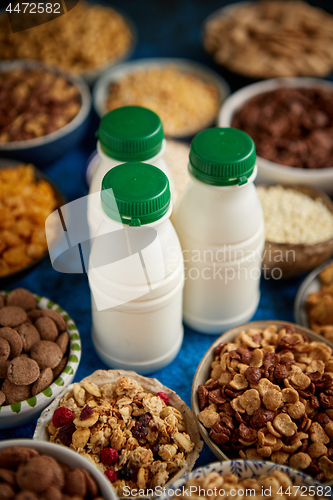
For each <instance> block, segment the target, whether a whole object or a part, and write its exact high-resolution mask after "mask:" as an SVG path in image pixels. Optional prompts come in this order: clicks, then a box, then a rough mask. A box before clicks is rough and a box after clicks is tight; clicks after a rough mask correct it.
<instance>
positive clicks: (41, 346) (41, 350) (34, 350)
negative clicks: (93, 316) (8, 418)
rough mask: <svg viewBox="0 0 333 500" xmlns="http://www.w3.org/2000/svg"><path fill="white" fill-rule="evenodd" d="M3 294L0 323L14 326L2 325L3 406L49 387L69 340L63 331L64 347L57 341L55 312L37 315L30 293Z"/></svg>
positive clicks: (0, 399)
mask: <svg viewBox="0 0 333 500" xmlns="http://www.w3.org/2000/svg"><path fill="white" fill-rule="evenodd" d="M1 297H2V298H3V307H1V308H0V325H1V324H10V325H12V326H13V327H10V326H4V327H2V328H0V378H1V379H4V380H3V381H2V386H0V388H1V391H0V393H1V394H0V406H2V405H4V404H7V405H11V404H14V403H18V402H20V401H23V400H25V399H27V398H30V397H31V396H36V395H37V394H39V393H40V392H41V391H44V390H45V389H46V388H47V387H49V386H50V385H51V384H52V382H53V380H54V379H56V378H57V377H58V376H59V375H60V374H61V373H62V371H63V370H64V368H65V366H66V364H67V359H68V357H67V356H66V353H67V350H68V343H69V336H68V333H67V332H66V331H64V332H62V333H61V336H62V342H61V348H60V346H59V345H58V344H57V343H56V342H55V340H58V338H59V337H58V328H57V325H56V323H55V322H54V321H53V320H52V319H51V317H52V316H53V315H50V316H51V317H49V316H48V315H39V314H36V312H42V311H41V310H38V309H34V308H35V307H36V305H37V300H36V298H35V296H34V295H33V294H31V292H29V291H28V290H25V289H23V288H20V289H16V290H14V291H12V292H10V293H9V294H8V296H7V297H5V296H3V295H1ZM8 301H9V303H10V304H21V305H22V306H24V307H25V309H27V310H28V309H30V311H28V314H29V318H28V316H27V312H26V310H25V309H23V308H21V307H19V306H17V305H7V302H8ZM32 313H33V314H32ZM53 317H54V318H55V319H56V320H57V324H59V325H60V329H62V327H63V324H62V321H60V318H61V319H62V320H63V318H62V317H61V315H59V314H58V313H56V315H55V316H53ZM33 323H35V324H33ZM36 326H37V327H38V328H39V331H38V329H37V328H36ZM65 326H66V323H65ZM39 332H40V333H39ZM65 335H66V337H67V338H65ZM41 336H42V337H43V338H53V339H54V341H51V340H41ZM23 500H24V499H23ZM43 500H45V499H43ZM46 500H47V499H46Z"/></svg>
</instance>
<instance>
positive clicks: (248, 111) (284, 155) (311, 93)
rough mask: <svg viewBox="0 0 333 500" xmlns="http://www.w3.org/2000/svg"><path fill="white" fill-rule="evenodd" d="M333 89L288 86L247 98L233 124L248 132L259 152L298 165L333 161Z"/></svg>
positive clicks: (323, 164)
mask: <svg viewBox="0 0 333 500" xmlns="http://www.w3.org/2000/svg"><path fill="white" fill-rule="evenodd" d="M332 103H333V90H332V88H321V87H315V86H314V87H302V88H297V87H285V86H283V84H281V86H280V87H279V88H277V89H276V90H273V91H271V92H263V93H261V94H258V95H255V96H254V97H252V98H250V99H249V100H248V101H246V102H245V103H244V104H243V106H242V107H241V108H240V109H239V110H238V111H237V112H236V114H235V115H234V117H233V119H232V127H235V128H239V129H241V130H243V131H244V132H246V133H248V134H249V135H250V136H251V137H252V139H253V140H254V142H255V145H256V151H257V154H258V156H260V157H262V158H265V159H266V160H269V161H273V162H275V163H278V164H280V165H282V166H283V165H286V166H289V167H296V168H310V169H314V168H327V167H332V165H333V146H332V137H333V135H332V134H333V128H332V127H333V107H332Z"/></svg>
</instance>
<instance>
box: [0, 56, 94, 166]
mask: <svg viewBox="0 0 333 500" xmlns="http://www.w3.org/2000/svg"><path fill="white" fill-rule="evenodd" d="M0 95H1V99H0V115H1V119H0V155H1V156H3V157H7V158H15V159H17V160H22V161H29V162H32V163H34V164H37V165H38V166H45V165H47V164H49V163H51V162H53V161H55V160H56V159H57V158H59V157H60V156H62V155H63V154H64V153H65V152H66V151H68V149H70V148H72V147H74V146H75V145H76V144H77V143H79V142H80V140H81V139H82V137H83V136H84V134H85V132H86V129H87V126H88V118H89V112H90V108H91V96H90V91H89V88H88V86H87V84H86V83H85V82H84V80H83V79H82V78H81V77H79V76H72V75H70V74H67V73H65V72H63V71H61V70H59V69H56V68H55V67H51V66H46V65H44V64H43V63H41V62H38V61H2V62H0Z"/></svg>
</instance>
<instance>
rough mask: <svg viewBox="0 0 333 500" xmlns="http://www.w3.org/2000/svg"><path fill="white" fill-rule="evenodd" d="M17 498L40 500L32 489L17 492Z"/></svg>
mask: <svg viewBox="0 0 333 500" xmlns="http://www.w3.org/2000/svg"><path fill="white" fill-rule="evenodd" d="M15 500H38V497H37V496H36V495H35V493H33V492H32V491H28V490H22V491H20V492H19V493H17V495H16V496H15Z"/></svg>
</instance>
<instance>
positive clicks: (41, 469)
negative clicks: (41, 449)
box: [0, 446, 102, 500]
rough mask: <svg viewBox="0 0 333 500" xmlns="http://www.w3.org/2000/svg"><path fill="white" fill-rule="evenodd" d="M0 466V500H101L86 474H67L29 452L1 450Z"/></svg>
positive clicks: (64, 468)
mask: <svg viewBox="0 0 333 500" xmlns="http://www.w3.org/2000/svg"><path fill="white" fill-rule="evenodd" d="M0 464H1V467H3V468H2V469H1V478H2V481H6V482H2V484H1V497H2V498H8V499H9V498H14V495H15V498H16V499H17V500H38V498H41V499H43V500H51V499H52V500H61V499H69V498H73V499H74V498H75V499H78V498H80V499H81V500H87V499H88V498H89V500H102V497H101V496H99V488H98V485H97V483H96V481H95V479H94V478H93V477H92V476H91V474H90V473H89V472H88V471H87V470H85V469H78V468H76V469H74V470H71V469H70V467H69V466H68V465H63V464H61V463H59V462H58V461H57V460H56V459H54V458H53V457H49V456H48V455H41V454H39V453H38V452H37V451H35V450H34V449H32V448H23V447H20V446H11V447H8V448H4V449H2V450H1V451H0ZM6 486H7V487H8V491H7V490H5V487H6ZM14 488H15V491H14ZM75 495H80V496H79V497H78V496H75Z"/></svg>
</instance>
